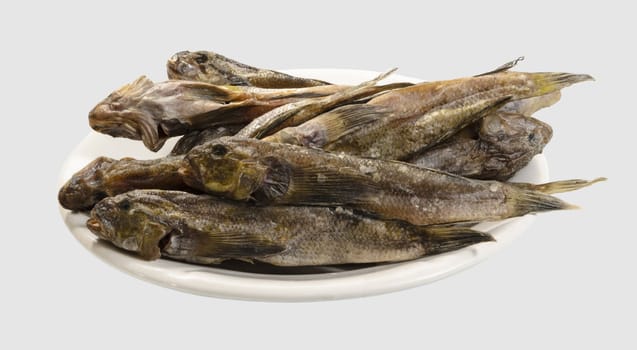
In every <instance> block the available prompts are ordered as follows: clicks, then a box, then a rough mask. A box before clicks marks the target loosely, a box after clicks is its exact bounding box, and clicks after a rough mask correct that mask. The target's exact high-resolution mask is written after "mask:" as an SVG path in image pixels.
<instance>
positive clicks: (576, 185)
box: [511, 177, 608, 194]
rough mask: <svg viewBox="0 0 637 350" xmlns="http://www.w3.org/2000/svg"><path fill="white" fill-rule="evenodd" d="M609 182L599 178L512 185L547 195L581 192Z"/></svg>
mask: <svg viewBox="0 0 637 350" xmlns="http://www.w3.org/2000/svg"><path fill="white" fill-rule="evenodd" d="M606 180H608V179H607V178H605V177H598V178H596V179H594V180H591V181H588V180H581V179H573V180H563V181H553V182H547V183H543V184H537V185H536V184H529V183H511V185H513V186H515V187H517V188H520V189H525V190H530V191H537V192H542V193H546V194H553V193H562V192H570V191H575V190H579V189H580V188H583V187H588V186H590V185H592V184H595V183H597V182H601V181H606Z"/></svg>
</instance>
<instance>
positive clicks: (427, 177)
mask: <svg viewBox="0 0 637 350" xmlns="http://www.w3.org/2000/svg"><path fill="white" fill-rule="evenodd" d="M179 172H180V173H181V174H182V175H183V176H184V181H185V182H186V183H187V184H188V185H190V186H192V187H194V188H198V189H200V190H203V191H205V192H208V193H211V194H216V195H221V196H224V197H226V198H232V199H237V200H245V201H248V200H250V201H256V202H257V203H260V204H264V205H271V204H273V205H277V204H285V205H318V206H340V205H342V206H348V207H350V208H353V209H358V210H363V211H366V212H368V213H372V214H375V215H377V216H378V217H381V218H384V219H399V220H404V221H407V222H409V223H412V224H415V225H432V224H446V223H458V222H475V221H483V220H500V219H504V218H508V217H513V216H520V215H524V214H528V213H532V212H539V211H547V210H556V209H568V208H571V206H570V205H569V204H567V203H565V202H563V201H561V200H559V199H558V198H555V197H552V196H550V195H547V194H544V193H541V192H539V191H535V190H529V188H535V187H533V185H526V184H525V185H523V188H522V187H519V186H516V185H515V184H507V183H502V182H497V181H480V180H472V179H467V178H464V177H460V176H457V175H452V174H449V173H445V172H442V171H437V170H433V169H427V168H421V167H418V166H415V165H412V164H407V163H401V162H393V161H385V160H379V159H367V158H359V157H354V156H349V155H345V154H333V153H327V152H323V151H321V150H317V149H311V148H305V147H298V146H293V145H287V144H277V143H270V142H265V141H261V140H256V139H239V138H227V137H223V138H220V139H218V140H215V141H212V142H209V143H206V144H204V145H201V146H198V147H195V148H193V149H192V150H191V151H190V152H189V153H188V154H187V155H186V158H185V161H184V167H183V168H182V169H180V170H179ZM537 188H538V189H541V187H537ZM552 188H553V189H559V184H557V185H554V186H553V187H552ZM572 189H573V188H572V186H570V183H569V187H568V190H572Z"/></svg>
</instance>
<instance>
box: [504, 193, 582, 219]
mask: <svg viewBox="0 0 637 350" xmlns="http://www.w3.org/2000/svg"><path fill="white" fill-rule="evenodd" d="M514 188H515V187H514ZM507 197H508V200H509V201H510V202H511V203H512V205H513V208H512V210H513V212H512V213H511V214H510V215H509V216H522V215H526V214H529V213H538V212H542V211H552V210H562V209H578V208H579V207H577V206H575V205H573V204H569V203H566V202H564V201H563V200H561V199H559V198H557V197H553V196H551V195H548V194H545V193H542V192H538V191H533V190H526V189H519V188H515V190H513V191H507Z"/></svg>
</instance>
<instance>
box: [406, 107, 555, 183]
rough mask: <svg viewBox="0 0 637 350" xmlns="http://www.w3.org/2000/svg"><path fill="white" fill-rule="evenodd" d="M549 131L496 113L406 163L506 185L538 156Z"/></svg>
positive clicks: (536, 122)
mask: <svg viewBox="0 0 637 350" xmlns="http://www.w3.org/2000/svg"><path fill="white" fill-rule="evenodd" d="M552 135H553V130H552V129H551V127H550V126H549V125H548V124H546V123H543V122H541V121H539V120H537V119H535V118H531V117H526V116H524V115H520V114H510V113H504V112H496V113H493V114H490V115H488V116H486V117H484V118H483V119H481V120H480V121H479V122H478V123H477V125H472V126H471V127H467V128H465V129H463V130H462V132H460V133H458V134H456V135H454V136H452V137H450V138H449V139H448V140H446V141H445V142H443V143H441V144H439V145H436V146H434V147H433V148H431V149H428V150H426V151H425V152H424V153H422V154H420V155H417V156H416V157H414V158H412V159H410V160H408V162H409V163H412V164H416V165H418V166H422V167H426V168H433V169H439V170H443V171H446V172H450V173H454V174H457V175H461V176H465V177H470V178H473V179H485V180H499V181H506V180H508V179H509V178H511V176H513V175H514V174H515V173H516V172H518V170H520V169H522V168H523V167H524V166H526V165H527V164H528V163H529V162H530V161H531V159H532V158H533V157H534V156H535V155H537V154H539V153H541V152H542V149H543V148H544V146H545V145H546V144H547V143H548V142H549V141H550V140H551V137H552Z"/></svg>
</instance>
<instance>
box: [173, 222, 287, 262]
mask: <svg viewBox="0 0 637 350" xmlns="http://www.w3.org/2000/svg"><path fill="white" fill-rule="evenodd" d="M285 249H286V247H285V246H284V245H281V244H279V243H277V242H274V241H271V240H269V239H267V238H265V237H263V236H261V235H258V234H255V233H247V232H234V231H228V232H214V233H208V232H201V231H197V230H193V229H187V230H186V231H184V232H183V233H177V234H172V235H171V237H170V240H169V241H168V242H167V243H166V245H165V246H164V248H163V250H164V251H166V252H167V254H168V255H170V256H172V257H179V256H194V257H206V258H215V259H239V260H245V259H251V258H257V257H262V256H267V255H272V254H277V253H280V252H282V251H284V250H285Z"/></svg>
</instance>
